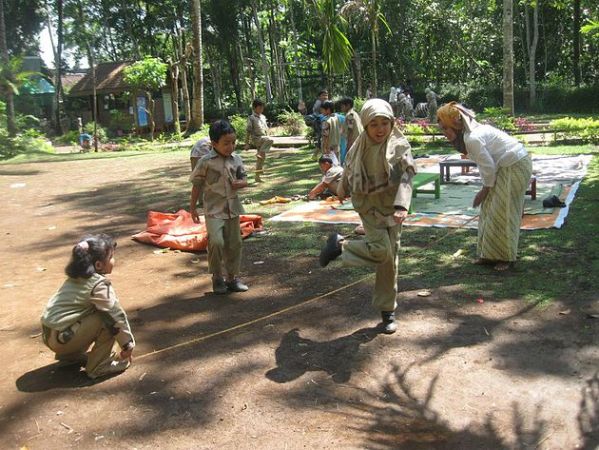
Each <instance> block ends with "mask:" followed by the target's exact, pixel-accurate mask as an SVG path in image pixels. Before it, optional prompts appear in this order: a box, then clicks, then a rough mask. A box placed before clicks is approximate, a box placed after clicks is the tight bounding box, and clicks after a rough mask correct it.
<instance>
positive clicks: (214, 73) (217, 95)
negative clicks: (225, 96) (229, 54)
mask: <svg viewBox="0 0 599 450" xmlns="http://www.w3.org/2000/svg"><path fill="white" fill-rule="evenodd" d="M207 57H208V58H209V59H208V64H209V66H210V77H211V78H212V92H213V93H214V102H215V103H216V109H218V110H219V112H220V111H221V110H222V109H223V105H222V94H221V92H222V87H221V86H222V81H221V76H220V67H219V66H218V65H217V64H215V63H214V61H215V60H216V59H217V58H215V57H214V54H213V53H211V52H210V51H208V53H207Z"/></svg>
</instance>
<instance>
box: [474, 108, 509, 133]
mask: <svg viewBox="0 0 599 450" xmlns="http://www.w3.org/2000/svg"><path fill="white" fill-rule="evenodd" d="M480 119H481V120H482V121H484V122H487V123H489V124H490V125H493V126H494V127H496V128H499V129H501V130H504V131H516V130H517V127H516V122H515V119H514V117H513V116H510V115H509V114H508V113H507V111H506V110H505V109H503V108H501V107H489V108H485V109H484V111H483V113H482V114H481V115H480Z"/></svg>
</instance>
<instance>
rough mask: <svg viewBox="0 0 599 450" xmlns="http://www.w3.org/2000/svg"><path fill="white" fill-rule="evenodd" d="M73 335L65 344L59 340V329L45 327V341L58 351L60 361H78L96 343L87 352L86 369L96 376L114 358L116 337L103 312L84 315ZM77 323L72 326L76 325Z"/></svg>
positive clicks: (92, 375)
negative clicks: (105, 322)
mask: <svg viewBox="0 0 599 450" xmlns="http://www.w3.org/2000/svg"><path fill="white" fill-rule="evenodd" d="M77 324H79V326H78V328H77V329H76V330H75V334H74V335H73V337H72V338H71V339H70V340H69V341H68V342H67V343H65V344H62V343H60V342H58V331H57V330H51V329H49V328H47V327H43V328H44V342H45V344H46V345H47V346H48V348H50V350H52V351H53V352H54V353H56V359H58V360H59V361H76V360H78V359H81V357H82V356H83V355H84V354H85V353H86V352H87V350H88V349H89V346H90V345H91V344H94V346H93V347H92V349H91V350H90V351H89V352H88V353H87V364H86V365H85V371H86V372H87V374H88V376H90V377H92V378H93V377H94V372H96V371H99V370H102V368H103V367H104V366H105V365H109V364H110V363H111V362H112V360H113V359H114V357H113V356H114V355H113V353H112V349H113V347H114V343H115V340H116V339H115V337H114V335H113V334H112V333H111V332H110V330H109V329H108V328H107V327H106V325H105V324H104V321H103V320H102V313H100V312H96V313H93V314H90V315H88V316H85V317H83V318H82V319H81V320H80V321H79V322H77ZM77 324H75V325H74V326H73V327H72V328H73V329H74V328H75V327H76V325H77Z"/></svg>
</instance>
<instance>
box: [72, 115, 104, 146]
mask: <svg viewBox="0 0 599 450" xmlns="http://www.w3.org/2000/svg"><path fill="white" fill-rule="evenodd" d="M83 131H85V132H86V133H87V134H89V135H90V136H93V135H94V121H93V120H92V121H91V122H87V123H86V124H85V125H84V127H83ZM96 136H98V140H99V141H100V142H106V141H107V140H108V133H107V132H106V128H104V127H102V126H101V125H100V124H98V126H97V127H96ZM77 142H79V137H77Z"/></svg>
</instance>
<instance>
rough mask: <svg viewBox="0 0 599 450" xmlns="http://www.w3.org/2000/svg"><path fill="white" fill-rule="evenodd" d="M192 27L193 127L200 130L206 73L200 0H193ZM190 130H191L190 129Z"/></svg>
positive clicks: (202, 118) (202, 120)
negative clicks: (203, 57) (204, 71)
mask: <svg viewBox="0 0 599 450" xmlns="http://www.w3.org/2000/svg"><path fill="white" fill-rule="evenodd" d="M191 3H192V14H191V28H192V30H193V53H194V55H193V73H194V83H193V104H192V112H191V117H192V129H195V130H199V129H200V128H202V125H203V124H204V74H203V70H204V68H203V64H202V10H201V6H200V0H191ZM188 131H189V130H188Z"/></svg>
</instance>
